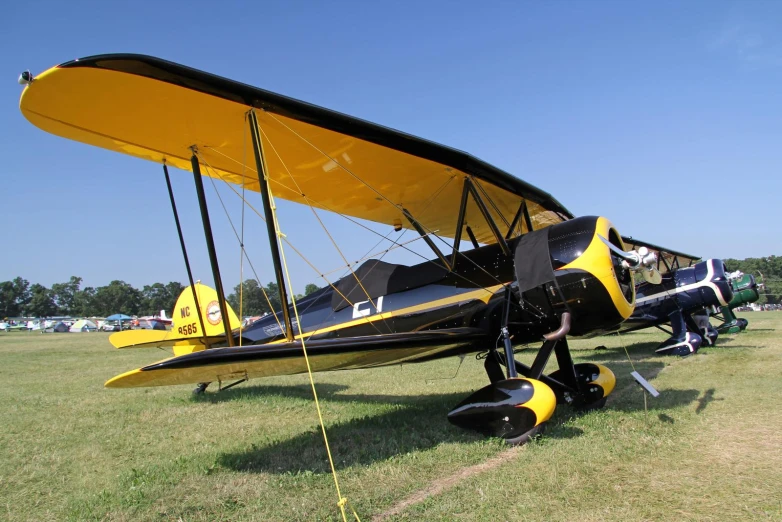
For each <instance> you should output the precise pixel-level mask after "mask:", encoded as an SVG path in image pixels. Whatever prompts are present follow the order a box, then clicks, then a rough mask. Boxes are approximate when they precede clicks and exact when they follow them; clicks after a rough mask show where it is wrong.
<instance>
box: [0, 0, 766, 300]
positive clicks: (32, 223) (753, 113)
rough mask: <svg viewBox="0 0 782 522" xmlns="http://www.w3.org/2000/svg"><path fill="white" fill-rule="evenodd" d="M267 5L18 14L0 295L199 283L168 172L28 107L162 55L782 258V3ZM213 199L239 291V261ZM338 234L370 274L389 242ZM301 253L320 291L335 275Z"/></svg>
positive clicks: (738, 250)
mask: <svg viewBox="0 0 782 522" xmlns="http://www.w3.org/2000/svg"><path fill="white" fill-rule="evenodd" d="M251 4H253V3H247V2H236V3H233V2H229V1H223V2H199V1H188V2H181V3H177V2H144V1H139V2H134V3H132V4H128V3H116V5H115V3H112V2H95V3H88V2H73V1H72V2H67V3H66V2H50V3H47V2H35V1H30V2H13V3H7V5H5V6H4V7H3V8H2V10H3V16H2V21H1V22H0V29H2V30H0V48H2V49H3V50H4V52H3V53H2V54H1V55H0V72H2V74H0V77H2V78H4V79H5V80H4V81H3V82H2V83H0V151H2V155H3V159H4V163H5V165H4V169H3V175H2V178H0V179H2V184H1V185H0V219H1V220H2V221H1V222H2V224H3V229H4V236H5V242H4V247H3V249H2V254H0V256H1V257H0V280H6V279H10V278H13V277H15V276H17V275H20V276H22V277H24V278H26V279H28V280H30V281H31V282H40V283H42V284H45V285H47V286H48V285H51V284H52V283H54V282H59V281H65V280H67V279H68V277H69V276H71V275H80V276H82V277H84V279H85V283H86V284H88V285H91V286H100V285H104V284H107V283H108V282H109V281H110V280H112V279H123V280H125V281H127V282H129V283H131V284H133V285H135V286H138V287H141V286H143V285H144V284H151V283H153V282H156V281H162V282H167V281H170V280H177V281H183V282H184V281H185V280H186V274H185V271H184V268H183V263H182V260H181V255H180V253H179V245H178V241H177V239H176V232H175V228H174V225H173V220H172V219H171V211H170V208H169V205H168V198H167V194H166V191H165V187H164V184H163V179H162V174H161V172H160V167H159V166H156V165H154V164H152V163H148V162H144V161H141V160H136V159H133V158H130V157H128V156H124V155H119V154H115V153H110V152H108V151H104V150H100V149H96V148H92V147H89V146H86V145H82V144H79V143H75V142H71V141H67V140H64V139H62V138H58V137H55V136H52V135H48V134H46V133H44V132H42V131H40V130H39V129H37V128H35V127H33V126H32V125H31V124H29V123H28V122H27V121H26V120H25V119H24V118H23V117H22V115H21V113H20V112H19V109H18V99H19V95H20V93H21V87H20V86H19V85H17V83H16V82H15V79H16V77H17V76H18V74H19V73H20V72H21V71H23V70H25V69H30V70H31V71H33V72H34V73H38V72H41V71H43V70H45V69H47V68H49V67H51V66H53V65H56V64H57V63H61V62H64V61H67V60H70V59H73V58H77V57H82V56H88V55H92V54H102V53H111V52H136V53H144V54H150V55H154V56H159V57H161V58H165V59H168V60H171V61H175V62H179V63H182V64H185V65H188V66H191V67H195V68H198V69H202V70H205V71H209V72H212V73H216V74H219V75H223V76H226V77H229V78H232V79H235V80H239V81H243V82H246V83H249V84H252V85H256V86H258V87H262V88H265V89H268V90H271V91H275V92H279V93H282V94H286V95H288V96H292V97H295V98H299V99H302V100H306V101H308V102H312V103H315V104H318V105H322V106H325V107H328V108H331V109H334V110H338V111H341V112H345V113H348V114H351V115H355V116H358V117H361V118H364V119H368V120H370V121H374V122H377V123H380V124H383V125H386V126H390V127H394V128H397V129H400V130H403V131H406V132H409V133H411V134H416V135H419V136H422V137H425V138H428V139H431V140H434V141H437V142H440V143H444V144H446V145H449V146H452V147H455V148H459V149H462V150H465V151H467V152H469V153H471V154H473V155H475V156H478V157H479V158H482V159H484V160H486V161H488V162H490V163H493V164H495V165H497V166H498V167H500V168H503V169H505V170H507V171H509V172H511V173H513V174H514V175H516V176H518V177H520V178H522V179H524V180H526V181H528V182H530V183H532V184H534V185H537V186H539V187H540V188H542V189H544V190H546V191H548V192H550V193H551V194H553V195H554V196H555V197H556V198H557V199H558V200H559V201H560V202H562V203H563V204H564V205H565V206H566V207H568V208H569V209H570V210H571V211H572V212H573V213H575V214H577V215H586V214H600V215H605V216H607V217H609V218H610V219H611V220H612V221H613V222H614V223H615V225H616V226H617V227H618V228H619V230H620V232H622V233H623V234H627V235H633V236H635V237H638V238H643V239H646V240H648V241H650V242H653V243H658V244H663V245H666V246H669V247H670V248H673V249H677V250H683V251H685V252H691V253H694V254H699V255H702V256H704V257H737V258H744V257H757V256H764V255H770V254H776V255H779V254H782V252H780V239H782V232H780V225H779V222H780V219H779V216H780V212H779V206H778V205H779V203H780V194H782V181H780V175H779V174H780V169H781V167H782V102H781V98H780V93H781V92H782V91H781V90H780V88H781V86H782V3H780V2H770V1H769V2H760V1H755V2H717V1H708V2H695V1H692V2H647V3H640V2H598V1H591V2H587V1H575V0H574V1H571V2H564V1H555V2H546V3H544V2H532V1H528V2H485V3H484V4H486V5H481V6H480V8H478V5H479V4H477V3H475V2H466V1H464V2H462V1H453V2H387V3H386V2H312V3H309V2H295V1H286V2H262V3H260V2H259V3H254V4H255V6H254V7H249V5H251ZM172 176H173V178H174V185H175V191H176V193H177V196H178V201H179V204H180V207H181V208H180V212H181V213H182V214H183V218H184V220H185V222H186V223H185V233H186V235H187V239H188V245H189V248H190V256H191V259H192V261H193V265H194V270H195V272H196V277H197V278H200V279H204V280H205V281H209V280H211V277H210V276H209V268H208V267H209V265H208V260H207V256H206V250H205V247H204V244H203V241H202V240H201V238H200V236H201V233H200V223H199V222H198V221H197V220H198V214H197V207H196V202H195V193H194V189H193V182H192V177H191V176H190V175H189V174H188V173H184V172H180V171H177V172H173V173H172ZM207 189H208V190H207V192H208V193H209V203H210V210H211V212H212V215H213V217H214V221H215V224H214V227H215V231H216V234H217V235H218V237H219V239H218V242H217V248H218V254H219V255H220V258H221V262H222V266H221V268H222V269H223V274H224V279H225V283H224V284H225V285H226V287H229V288H230V287H233V286H234V285H235V284H236V283H237V282H238V281H239V262H238V260H239V255H238V247H237V246H236V245H237V243H236V240H235V239H234V238H233V237H232V232H231V230H230V227H229V225H228V223H227V221H226V219H225V217H224V216H223V215H222V211H221V210H220V207H219V201H217V199H216V197H215V196H214V192H213V191H212V189H211V186H210V185H207ZM222 192H223V194H227V192H226V191H225V190H224V188H223V189H222ZM281 211H282V214H281V220H282V223H283V227H284V229H285V231H286V232H287V233H288V235H289V237H290V238H291V240H292V241H293V242H294V243H295V244H297V245H302V244H303V245H306V246H307V247H308V248H309V249H310V253H311V255H313V256H315V257H317V259H318V261H319V262H320V263H321V264H322V266H321V265H319V268H322V269H331V268H334V267H338V266H339V264H340V260H339V256H338V255H337V253H336V252H334V250H333V248H332V247H331V244H330V242H329V241H328V239H327V238H325V237H324V235H323V234H322V233H317V232H318V231H317V229H315V228H313V226H312V223H311V222H308V221H306V219H305V215H304V213H307V214H309V211H308V210H307V209H302V208H301V207H297V208H294V206H293V205H287V206H285V205H281ZM232 212H233V213H234V215H235V216H238V214H237V212H238V208H237V207H236V205H235V204H234V205H233V207H232ZM327 224H328V225H329V227H331V228H333V230H334V231H335V233H336V234H340V233H341V234H342V235H343V236H344V237H345V238H347V239H348V241H347V242H346V243H347V244H346V245H345V250H346V252H347V255H349V256H352V257H354V258H358V257H360V256H362V255H364V254H365V253H367V251H368V250H369V249H370V248H371V247H372V245H373V244H374V243H375V242H376V239H377V238H373V237H371V236H370V235H367V234H363V235H362V234H360V233H358V232H355V231H353V230H351V229H350V227H349V226H346V225H345V223H344V222H343V221H340V220H338V219H335V220H329V221H328V222H327ZM247 230H248V233H247V235H248V237H250V236H252V241H248V243H252V245H251V246H249V247H248V248H249V249H250V251H251V254H252V255H253V263H254V264H255V267H256V269H258V272H259V275H260V278H261V280H262V281H264V282H265V281H270V280H272V279H273V272H272V270H271V267H270V263H269V260H268V256H267V255H266V254H265V253H264V250H265V246H264V243H263V241H262V240H263V237H264V235H265V231H264V230H263V229H261V228H260V222H259V221H258V220H257V219H256V220H254V221H250V220H249V218H248V229H247ZM407 237H410V236H407ZM295 257H296V256H295V254H293V253H292V252H289V259H290V261H291V266H292V269H293V274H292V275H293V280H294V288H295V289H296V290H297V291H301V289H302V288H303V286H304V285H305V284H306V283H308V282H313V281H314V282H318V281H317V280H316V277H315V274H314V273H313V272H312V271H311V270H310V269H309V268H307V266H306V265H305V264H304V263H303V262H301V261H300V260H297V259H296V258H295ZM408 257H411V256H408ZM410 260H411V261H413V260H414V259H410ZM245 276H247V272H245ZM321 284H322V283H321Z"/></svg>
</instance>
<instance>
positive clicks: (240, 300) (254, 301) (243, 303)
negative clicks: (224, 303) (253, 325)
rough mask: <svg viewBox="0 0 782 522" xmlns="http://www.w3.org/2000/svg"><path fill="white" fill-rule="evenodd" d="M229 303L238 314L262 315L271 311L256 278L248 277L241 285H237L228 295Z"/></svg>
mask: <svg viewBox="0 0 782 522" xmlns="http://www.w3.org/2000/svg"><path fill="white" fill-rule="evenodd" d="M228 304H230V305H231V308H233V309H234V312H236V313H237V315H238V314H242V315H260V314H262V313H264V312H268V311H270V309H269V303H267V302H266V298H265V297H264V295H263V290H262V289H261V286H260V285H259V284H258V281H256V280H255V279H246V280H245V281H244V282H243V283H242V284H241V285H236V286H235V287H234V291H233V293H232V294H231V295H229V296H228Z"/></svg>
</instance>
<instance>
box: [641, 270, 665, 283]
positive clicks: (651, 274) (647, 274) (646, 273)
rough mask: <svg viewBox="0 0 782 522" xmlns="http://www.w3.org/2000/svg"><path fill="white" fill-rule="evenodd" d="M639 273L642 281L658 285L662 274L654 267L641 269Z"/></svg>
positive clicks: (661, 279)
mask: <svg viewBox="0 0 782 522" xmlns="http://www.w3.org/2000/svg"><path fill="white" fill-rule="evenodd" d="M641 275H642V276H643V278H644V281H646V282H647V283H651V284H653V285H659V284H660V283H662V281H663V276H662V274H661V273H660V271H659V270H657V269H656V268H650V269H648V270H641Z"/></svg>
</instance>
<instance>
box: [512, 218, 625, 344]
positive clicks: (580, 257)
mask: <svg viewBox="0 0 782 522" xmlns="http://www.w3.org/2000/svg"><path fill="white" fill-rule="evenodd" d="M599 236H602V237H603V238H605V239H607V240H608V241H609V242H611V243H612V244H613V245H615V246H617V247H619V248H620V249H622V250H624V244H623V243H622V238H621V236H620V235H619V233H618V232H617V231H616V229H615V228H614V227H613V225H612V224H611V222H610V221H609V220H608V219H606V218H604V217H598V216H584V217H579V218H575V219H571V220H569V221H566V222H564V223H559V224H557V225H552V226H550V227H547V228H544V229H541V230H538V231H534V232H531V233H528V234H526V235H524V236H522V237H521V239H520V240H519V242H518V243H517V245H516V248H515V253H514V255H515V269H516V277H517V280H518V284H519V292H520V297H521V299H520V301H521V306H522V309H523V312H522V316H523V317H522V318H521V321H520V322H521V323H522V324H535V323H536V322H537V324H538V325H539V324H541V323H548V324H547V326H546V327H547V328H550V329H552V330H553V329H556V327H557V325H558V324H559V318H560V317H561V315H562V313H564V312H569V313H570V316H571V327H570V333H571V334H573V335H584V334H587V333H595V332H599V331H610V330H613V329H615V328H616V327H618V326H619V324H620V323H621V322H622V321H624V320H625V319H627V318H628V317H630V314H632V312H633V309H634V307H635V285H634V282H633V274H632V272H631V271H630V270H629V269H628V268H626V267H625V266H623V265H622V259H621V258H620V257H618V256H617V255H616V254H614V253H613V252H611V249H609V248H608V246H607V245H606V244H605V243H604V242H603V240H602V239H601V238H600V237H599Z"/></svg>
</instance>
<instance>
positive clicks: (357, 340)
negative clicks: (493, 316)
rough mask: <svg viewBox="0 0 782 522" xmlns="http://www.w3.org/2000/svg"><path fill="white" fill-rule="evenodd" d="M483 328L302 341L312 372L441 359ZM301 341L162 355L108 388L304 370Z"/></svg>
mask: <svg viewBox="0 0 782 522" xmlns="http://www.w3.org/2000/svg"><path fill="white" fill-rule="evenodd" d="M487 342H489V340H488V339H487V337H486V335H485V333H484V332H483V330H479V329H477V328H466V327H465V328H451V329H446V330H430V331H422V332H407V333H396V334H386V335H372V336H362V337H345V338H336V339H319V340H313V341H309V342H307V343H306V346H307V354H308V355H309V360H310V365H311V368H312V371H316V372H317V371H328V370H347V369H357V368H371V367H375V366H385V365H389V364H399V363H403V362H413V361H421V360H427V359H434V358H438V357H446V356H449V355H453V354H456V353H465V352H469V351H477V350H478V349H480V348H482V347H485V346H487V344H486V343H487ZM306 371H307V366H306V362H305V360H304V357H302V346H301V342H300V341H296V342H289V343H282V344H262V345H253V346H243V347H234V348H215V349H212V350H204V351H200V352H195V353H191V354H188V355H182V356H179V357H173V358H171V359H166V360H164V361H160V362H158V363H155V364H151V365H149V366H145V367H143V368H139V369H137V370H132V371H129V372H127V373H123V374H122V375H118V376H116V377H114V378H113V379H110V380H109V381H107V382H106V387H107V388H134V387H144V386H167V385H173V384H189V383H200V382H224V381H231V380H237V379H252V378H256V377H270V376H272V375H292V374H296V373H305V372H306Z"/></svg>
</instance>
